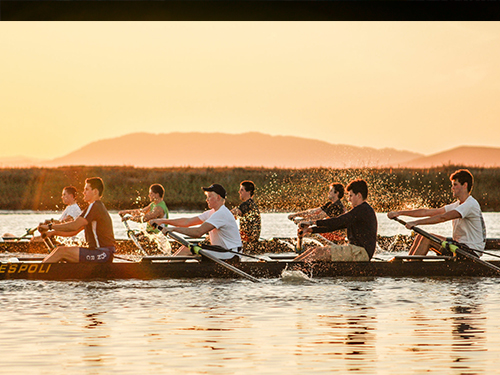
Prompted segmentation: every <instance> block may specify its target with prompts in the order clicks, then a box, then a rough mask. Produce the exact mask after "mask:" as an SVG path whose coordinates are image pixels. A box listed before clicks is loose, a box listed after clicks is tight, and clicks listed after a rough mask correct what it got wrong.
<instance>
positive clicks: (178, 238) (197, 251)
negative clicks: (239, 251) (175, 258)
mask: <svg viewBox="0 0 500 375" xmlns="http://www.w3.org/2000/svg"><path fill="white" fill-rule="evenodd" d="M152 226H153V227H154V228H157V229H159V230H160V231H161V232H162V233H163V234H164V235H165V236H166V235H168V236H170V237H171V238H173V239H174V240H176V241H177V242H179V243H180V244H181V245H184V246H186V247H187V248H188V249H189V250H191V253H193V254H199V255H203V256H204V257H206V258H208V259H210V260H213V261H214V262H215V263H217V264H220V265H221V266H222V267H225V268H227V269H228V270H231V271H233V272H234V273H236V274H238V275H240V276H242V277H244V278H246V279H248V280H250V281H252V282H254V283H259V282H260V280H259V279H257V278H255V277H253V276H251V275H249V274H248V273H246V272H243V271H242V270H240V269H238V268H236V267H234V266H232V265H231V264H228V263H226V262H224V261H223V260H221V259H219V258H217V257H215V256H213V255H212V254H210V253H209V252H208V251H207V250H204V249H202V248H201V247H200V246H198V245H194V244H192V243H190V242H189V241H187V240H186V239H184V238H182V237H181V236H179V235H177V234H175V233H172V232H169V231H168V230H167V228H166V227H164V226H163V225H158V224H156V223H153V224H152Z"/></svg>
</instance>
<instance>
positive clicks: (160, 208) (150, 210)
mask: <svg viewBox="0 0 500 375" xmlns="http://www.w3.org/2000/svg"><path fill="white" fill-rule="evenodd" d="M164 195H165V188H164V187H163V186H162V185H161V184H152V185H151V186H150V187H149V194H148V197H149V200H150V202H151V203H150V204H148V205H147V206H146V207H144V208H138V209H134V210H122V211H119V212H118V214H119V215H120V216H121V217H122V218H124V217H125V215H131V217H130V219H129V220H132V221H136V222H141V223H148V224H147V227H146V231H147V232H148V233H158V230H157V229H155V228H153V227H152V226H151V225H150V224H149V220H153V219H168V208H167V204H166V203H165V201H164V200H163V196H164Z"/></svg>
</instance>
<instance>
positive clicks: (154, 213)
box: [142, 206, 164, 221]
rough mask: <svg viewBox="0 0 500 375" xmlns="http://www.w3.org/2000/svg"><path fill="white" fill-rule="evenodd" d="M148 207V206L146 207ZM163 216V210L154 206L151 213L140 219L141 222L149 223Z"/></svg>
mask: <svg viewBox="0 0 500 375" xmlns="http://www.w3.org/2000/svg"><path fill="white" fill-rule="evenodd" d="M148 207H149V206H148ZM163 214H164V212H163V209H162V208H161V207H160V206H156V207H155V208H154V210H153V211H149V212H147V213H146V214H145V215H144V217H143V218H142V220H143V221H149V220H152V219H158V218H160V217H162V216H163Z"/></svg>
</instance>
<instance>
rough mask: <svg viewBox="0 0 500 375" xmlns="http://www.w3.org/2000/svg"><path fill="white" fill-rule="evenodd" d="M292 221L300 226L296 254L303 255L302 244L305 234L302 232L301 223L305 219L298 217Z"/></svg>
mask: <svg viewBox="0 0 500 375" xmlns="http://www.w3.org/2000/svg"><path fill="white" fill-rule="evenodd" d="M290 220H292V221H293V222H294V223H295V224H298V226H299V231H298V232H297V247H296V248H295V252H296V253H297V254H301V253H302V242H303V238H304V233H303V232H302V226H301V225H300V221H301V220H304V219H303V218H301V217H296V218H293V219H290Z"/></svg>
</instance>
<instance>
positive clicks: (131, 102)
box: [0, 22, 500, 158]
mask: <svg viewBox="0 0 500 375" xmlns="http://www.w3.org/2000/svg"><path fill="white" fill-rule="evenodd" d="M499 45H500V23H499V22H463V23H462V22H78V23H77V22H58V23H50V22H34V23H30V22H18V23H14V22H1V23H0V50H1V51H2V58H1V59H0V71H1V72H2V74H1V75H0V84H1V88H2V89H1V90H0V113H1V116H0V124H1V129H2V133H1V134H2V147H1V148H0V157H9V156H17V155H25V156H29V157H37V158H54V157H58V156H63V155H65V154H67V153H69V152H71V151H73V150H75V149H77V148H80V147H82V146H83V145H85V144H87V143H89V142H92V141H94V140H98V139H102V138H111V137H116V136H120V135H123V134H127V133H132V132H139V131H146V132H153V133H167V132H173V131H182V132H185V131H186V132H187V131H203V132H214V131H220V132H228V133H242V132H248V131H259V132H263V133H268V134H273V135H278V134H281V135H295V136H302V137H307V138H314V139H321V140H325V141H328V142H331V143H342V144H352V145H356V146H370V147H375V148H383V147H393V148H397V149H405V150H410V151H416V152H422V153H424V154H432V153H435V152H439V151H443V150H446V149H450V148H453V147H456V146H460V145H484V146H493V147H500V131H499V130H498V128H499V126H498V122H499V118H500V116H499V115H500V106H499V105H498V100H499V99H498V98H499V95H498V94H499V91H500V69H499V68H498V67H499V66H500V48H498V46H499ZM165 147H167V148H168V145H165Z"/></svg>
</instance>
